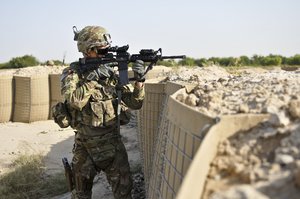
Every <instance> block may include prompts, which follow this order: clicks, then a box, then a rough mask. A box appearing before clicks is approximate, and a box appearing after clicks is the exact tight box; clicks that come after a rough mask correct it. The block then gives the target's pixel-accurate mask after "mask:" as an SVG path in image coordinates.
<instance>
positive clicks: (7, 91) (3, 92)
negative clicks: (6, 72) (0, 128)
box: [0, 76, 13, 122]
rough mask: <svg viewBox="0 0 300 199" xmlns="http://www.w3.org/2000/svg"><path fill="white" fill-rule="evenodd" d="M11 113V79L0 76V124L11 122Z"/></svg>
mask: <svg viewBox="0 0 300 199" xmlns="http://www.w3.org/2000/svg"><path fill="white" fill-rule="evenodd" d="M12 113H13V77H12V76H0V122H8V121H10V120H11V117H12Z"/></svg>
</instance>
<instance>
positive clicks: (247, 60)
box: [239, 55, 251, 66]
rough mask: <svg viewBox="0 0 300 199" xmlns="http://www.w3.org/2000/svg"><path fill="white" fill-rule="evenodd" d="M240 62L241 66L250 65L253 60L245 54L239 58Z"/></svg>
mask: <svg viewBox="0 0 300 199" xmlns="http://www.w3.org/2000/svg"><path fill="white" fill-rule="evenodd" d="M239 62H240V65H241V66H250V65H251V60H250V58H249V57H247V56H245V55H243V56H240V58H239Z"/></svg>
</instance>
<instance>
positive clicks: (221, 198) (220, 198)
mask: <svg viewBox="0 0 300 199" xmlns="http://www.w3.org/2000/svg"><path fill="white" fill-rule="evenodd" d="M233 198H234V199H254V198H255V199H269V197H267V196H266V195H264V194H262V193H260V192H258V191H257V190H255V189H254V188H253V187H251V186H249V185H241V186H233V187H231V188H230V189H228V190H227V191H223V192H216V193H214V194H213V195H212V196H211V197H210V199H233Z"/></svg>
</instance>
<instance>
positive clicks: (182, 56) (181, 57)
mask: <svg viewBox="0 0 300 199" xmlns="http://www.w3.org/2000/svg"><path fill="white" fill-rule="evenodd" d="M185 58H186V56H185V55H175V56H161V57H160V59H185Z"/></svg>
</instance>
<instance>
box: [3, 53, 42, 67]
mask: <svg viewBox="0 0 300 199" xmlns="http://www.w3.org/2000/svg"><path fill="white" fill-rule="evenodd" d="M7 65H8V66H7V67H8V68H23V67H28V66H36V65H39V61H38V60H37V59H36V58H35V57H34V56H32V55H24V56H23V57H15V58H12V59H11V60H10V61H9V62H8V64H7Z"/></svg>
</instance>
